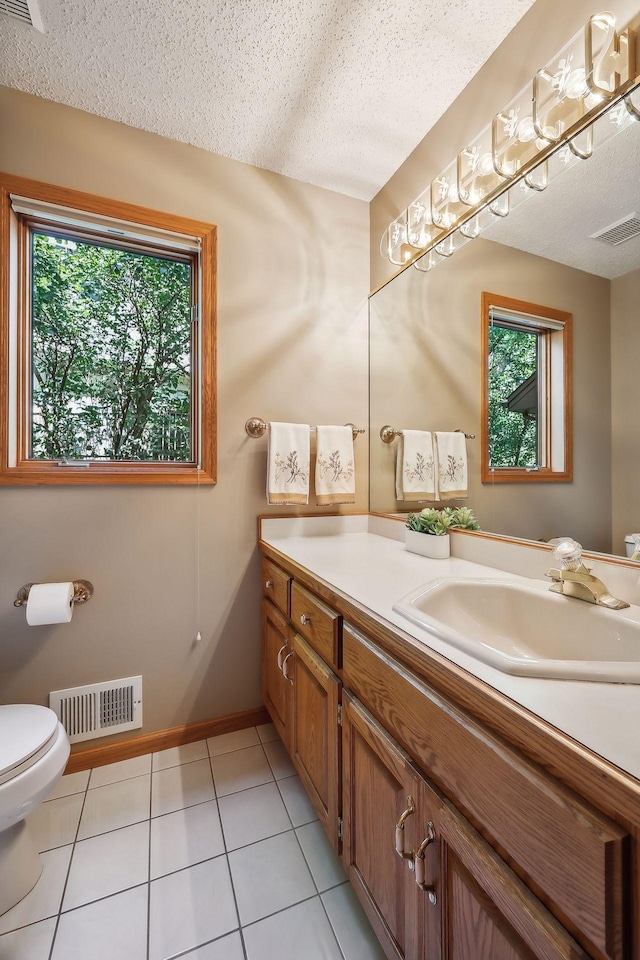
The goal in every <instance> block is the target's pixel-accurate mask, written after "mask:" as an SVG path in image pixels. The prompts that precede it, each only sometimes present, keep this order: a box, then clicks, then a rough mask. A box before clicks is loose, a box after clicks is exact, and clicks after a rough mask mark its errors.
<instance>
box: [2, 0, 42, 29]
mask: <svg viewBox="0 0 640 960" xmlns="http://www.w3.org/2000/svg"><path fill="white" fill-rule="evenodd" d="M0 13H6V15H7V16H8V17H13V18H14V20H22V22H23V23H27V24H29V26H30V27H35V28H36V30H39V31H40V33H44V24H43V22H42V17H41V15H40V11H39V10H38V5H37V3H36V0H0Z"/></svg>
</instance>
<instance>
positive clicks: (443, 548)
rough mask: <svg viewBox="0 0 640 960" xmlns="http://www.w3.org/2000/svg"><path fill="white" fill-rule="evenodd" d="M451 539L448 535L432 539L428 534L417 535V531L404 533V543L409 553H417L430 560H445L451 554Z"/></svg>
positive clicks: (406, 530) (407, 530)
mask: <svg viewBox="0 0 640 960" xmlns="http://www.w3.org/2000/svg"><path fill="white" fill-rule="evenodd" d="M450 541H451V538H450V537H449V534H448V533H445V534H444V536H442V537H434V536H432V534H430V533H418V531H417V530H409V529H408V528H407V529H405V531H404V543H405V547H406V548H407V550H410V551H411V553H419V554H420V555H421V556H422V557H431V559H432V560H446V559H447V557H448V556H450V554H451V543H450Z"/></svg>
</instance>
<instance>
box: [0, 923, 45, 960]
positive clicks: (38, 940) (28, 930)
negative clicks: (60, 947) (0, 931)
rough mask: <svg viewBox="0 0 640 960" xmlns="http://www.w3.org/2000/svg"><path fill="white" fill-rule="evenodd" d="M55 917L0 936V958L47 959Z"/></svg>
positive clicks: (7, 959)
mask: <svg viewBox="0 0 640 960" xmlns="http://www.w3.org/2000/svg"><path fill="white" fill-rule="evenodd" d="M55 929H56V920H55V917H52V918H51V920H42V921H41V922H40V923H33V924H31V926H30V927H23V928H22V930H15V931H14V932H13V933H5V935H4V936H3V937H0V960H49V951H50V950H51V941H52V940H53V934H54V931H55Z"/></svg>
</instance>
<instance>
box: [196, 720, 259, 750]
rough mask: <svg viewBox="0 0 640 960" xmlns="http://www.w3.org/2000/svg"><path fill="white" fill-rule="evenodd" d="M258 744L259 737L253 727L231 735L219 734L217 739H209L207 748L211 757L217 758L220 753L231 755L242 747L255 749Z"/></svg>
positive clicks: (235, 731)
mask: <svg viewBox="0 0 640 960" xmlns="http://www.w3.org/2000/svg"><path fill="white" fill-rule="evenodd" d="M259 743H260V737H259V736H258V731H257V730H256V728H255V727H247V728H246V729H245V730H234V731H233V733H221V734H220V735H219V736H218V737H209V739H208V740H207V746H208V747H209V754H210V756H212V757H219V756H220V754H222V753H232V752H233V751H234V750H242V749H243V748H244V747H255V746H257V745H258V744H259Z"/></svg>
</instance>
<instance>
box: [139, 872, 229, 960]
mask: <svg viewBox="0 0 640 960" xmlns="http://www.w3.org/2000/svg"><path fill="white" fill-rule="evenodd" d="M149 924H150V927H149V960H165V958H167V957H173V956H174V955H175V954H176V953H181V952H182V951H185V950H189V949H190V948H192V947H197V946H199V945H200V944H204V943H207V942H208V941H209V940H213V939H215V938H216V937H220V936H222V935H223V934H225V933H229V932H230V931H231V930H234V929H235V928H237V926H238V917H237V914H236V908H235V903H234V899H233V889H232V887H231V879H230V877H229V868H228V866H227V858H226V857H217V858H216V859H215V860H207V862H206V863H199V864H197V865H196V866H194V867H189V868H188V869H187V870H180V871H179V872H178V873H172V874H171V875H170V876H168V877H162V878H161V879H160V880H154V881H153V883H152V884H151V907H150V915H149Z"/></svg>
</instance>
